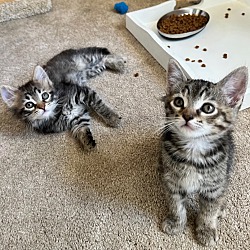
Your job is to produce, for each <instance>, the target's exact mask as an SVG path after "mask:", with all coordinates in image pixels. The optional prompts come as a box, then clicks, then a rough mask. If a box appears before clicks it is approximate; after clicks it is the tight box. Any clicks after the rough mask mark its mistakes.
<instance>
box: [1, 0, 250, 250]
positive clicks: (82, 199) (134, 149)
mask: <svg viewBox="0 0 250 250" xmlns="http://www.w3.org/2000/svg"><path fill="white" fill-rule="evenodd" d="M161 2H163V1H160V0H155V1H152V0H144V1H134V0H127V1H126V3H127V4H128V6H129V11H134V10H138V9H142V8H146V7H149V6H152V5H156V4H159V3H161ZM52 4H53V10H52V11H50V12H48V13H45V14H42V15H36V16H32V17H29V18H24V19H18V20H12V21H8V22H3V23H0V34H1V36H0V55H1V60H0V72H1V74H0V84H1V85H2V84H10V85H13V86H18V85H21V84H23V83H25V82H26V81H27V80H29V79H30V78H31V77H32V73H33V69H34V67H35V66H36V65H37V64H41V65H43V64H44V63H45V62H46V61H47V60H48V59H50V58H51V57H52V56H54V55H55V54H57V53H59V52H60V51H62V50H64V49H68V48H78V47H87V46H102V47H107V48H109V49H110V50H111V51H112V52H114V53H116V54H119V55H122V56H124V57H125V58H126V59H127V68H126V72H125V73H124V74H114V73H112V72H109V71H105V72H104V74H102V75H101V76H98V77H96V78H94V79H92V80H91V81H90V82H89V84H90V85H91V86H92V87H93V88H94V89H95V90H96V91H97V92H98V93H99V94H100V95H101V96H102V97H104V98H105V100H107V102H108V103H109V104H110V105H111V106H113V107H114V108H115V109H116V110H117V111H118V112H119V113H120V114H121V116H122V120H123V122H122V125H121V127H120V128H117V129H114V128H110V127H107V126H106V125H105V124H104V123H102V122H101V121H100V120H98V119H96V118H95V117H94V118H93V133H94V136H95V139H96V142H97V150H96V151H95V152H92V153H90V154H86V153H84V152H83V151H82V149H81V148H80V147H79V146H78V145H77V144H76V143H75V142H74V141H73V139H72V138H71V137H70V136H69V134H68V133H67V132H66V133H60V134H51V135H41V134H37V133H35V132H32V131H30V130H29V129H28V128H26V127H25V125H24V124H23V123H22V122H21V121H17V120H16V119H15V118H14V117H13V116H12V115H11V114H10V113H9V112H8V110H7V108H6V106H5V105H4V103H3V102H2V100H0V167H1V170H0V249H1V250H9V249H16V250H24V249H25V250H34V249H42V250H46V249H49V250H51V249H53V250H54V249H84V250H85V249H86V250H92V249H98V250H107V249H110V250H130V249H131V250H137V249H138V250H160V249H163V250H180V249H185V250H186V249H187V250H193V249H194V250H199V249H205V248H204V247H202V246H200V245H198V244H197V242H196V240H195V236H194V223H193V221H194V217H195V215H196V212H197V207H196V205H195V202H194V203H192V201H190V202H189V211H188V214H189V216H188V225H187V228H186V231H185V233H183V234H181V235H179V236H173V237H170V236H168V235H166V234H164V233H163V232H162V231H161V228H160V225H161V221H162V220H163V219H164V217H165V216H166V207H167V203H168V202H167V200H165V197H164V193H163V191H162V188H161V184H160V181H159V179H158V174H157V159H158V154H159V130H160V128H162V126H163V123H164V110H163V104H162V102H161V101H159V98H160V97H162V96H163V95H164V92H165V84H166V73H165V70H164V69H163V68H162V67H161V66H160V65H159V64H158V63H157V61H156V60H155V59H154V58H152V56H151V55H150V54H149V53H148V52H147V51H146V50H145V49H144V48H143V47H142V46H141V45H140V43H139V42H138V41H137V40H136V39H135V38H134V37H133V36H132V35H131V34H130V33H129V31H128V30H127V29H126V28H125V15H120V14H118V13H116V12H115V11H114V10H113V6H114V4H115V1H112V0H105V1H103V0H93V1H82V0H72V1H67V0H53V1H52ZM215 70H216V69H215ZM227 73H229V72H225V75H226V74H227ZM249 120H250V109H248V110H244V111H241V112H240V114H239V119H238V123H237V124H236V129H235V133H234V138H235V143H236V158H235V170H234V175H233V177H232V181H231V185H230V189H229V195H228V198H227V201H228V204H227V209H226V211H227V217H226V219H223V220H221V221H220V226H219V237H220V238H219V241H218V243H217V246H216V247H214V249H223V250H228V249H232V250H235V249H250V237H249V231H250V230H249V223H250V219H249V216H250V213H249V207H250V202H249V196H250V192H249V175H250V168H249V162H250V150H249V141H250V126H249ZM209 249H210V248H209Z"/></svg>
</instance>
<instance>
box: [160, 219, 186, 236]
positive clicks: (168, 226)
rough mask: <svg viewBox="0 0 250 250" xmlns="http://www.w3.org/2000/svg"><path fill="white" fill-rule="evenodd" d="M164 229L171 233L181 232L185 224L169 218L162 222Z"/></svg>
mask: <svg viewBox="0 0 250 250" xmlns="http://www.w3.org/2000/svg"><path fill="white" fill-rule="evenodd" d="M162 230H163V232H164V233H166V234H169V235H176V234H180V233H182V232H183V231H184V225H182V224H180V223H179V222H177V221H174V220H171V219H169V218H167V219H166V220H165V221H163V223H162Z"/></svg>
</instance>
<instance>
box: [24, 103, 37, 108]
mask: <svg viewBox="0 0 250 250" xmlns="http://www.w3.org/2000/svg"><path fill="white" fill-rule="evenodd" d="M34 106H35V104H34V103H33V102H27V103H25V107H26V108H27V109H31V108H33V107H34Z"/></svg>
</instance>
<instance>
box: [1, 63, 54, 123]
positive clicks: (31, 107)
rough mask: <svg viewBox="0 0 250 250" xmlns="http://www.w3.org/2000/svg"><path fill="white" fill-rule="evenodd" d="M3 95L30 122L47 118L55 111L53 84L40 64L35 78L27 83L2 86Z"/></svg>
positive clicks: (16, 111) (10, 105) (9, 104)
mask: <svg viewBox="0 0 250 250" xmlns="http://www.w3.org/2000/svg"><path fill="white" fill-rule="evenodd" d="M1 96H2V99H3V101H4V102H5V103H6V104H7V106H8V107H9V108H10V109H11V110H13V111H14V112H15V113H16V114H18V115H21V117H22V118H23V119H25V120H28V121H30V122H35V121H38V120H39V121H40V120H43V119H47V118H49V117H51V116H53V115H54V112H55V107H56V100H55V96H54V89H53V84H52V82H51V81H50V79H49V77H48V75H47V74H46V72H45V71H44V69H43V68H42V67H40V66H36V68H35V70H34V75H33V80H32V81H29V82H27V83H26V84H25V85H23V86H20V87H19V88H16V87H12V86H7V85H3V86H1Z"/></svg>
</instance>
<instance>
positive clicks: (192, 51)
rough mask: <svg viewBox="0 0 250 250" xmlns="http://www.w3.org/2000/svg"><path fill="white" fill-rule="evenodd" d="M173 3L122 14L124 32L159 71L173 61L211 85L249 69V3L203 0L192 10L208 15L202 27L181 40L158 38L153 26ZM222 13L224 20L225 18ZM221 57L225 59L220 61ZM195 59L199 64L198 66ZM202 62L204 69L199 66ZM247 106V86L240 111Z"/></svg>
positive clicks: (249, 94)
mask: <svg viewBox="0 0 250 250" xmlns="http://www.w3.org/2000/svg"><path fill="white" fill-rule="evenodd" d="M175 4H176V2H175V1H174V0H170V1H167V2H164V3H162V4H160V5H157V6H153V7H150V8H147V9H142V10H138V11H134V12H130V13H127V14H126V27H127V29H128V30H129V31H130V32H131V33H132V34H133V35H134V36H135V38H136V39H137V40H138V41H139V42H140V43H141V44H142V45H143V46H144V47H145V48H146V49H147V50H148V51H149V53H150V54H151V55H152V56H153V57H154V58H155V59H156V60H157V61H158V62H159V63H160V64H161V65H162V66H163V68H165V69H167V66H168V61H169V59H170V58H175V59H176V60H177V61H178V62H179V63H180V64H181V65H182V67H183V69H184V70H185V71H186V73H187V74H188V75H189V76H190V77H191V78H200V79H204V80H209V81H214V82H217V81H219V80H220V79H222V78H223V77H224V76H226V75H227V74H228V73H229V72H231V71H232V70H234V69H235V68H237V67H240V66H247V67H248V68H250V0H220V1H218V0H203V1H202V2H201V3H200V4H198V5H194V6H192V7H193V8H198V9H202V10H205V11H207V12H208V13H209V15H210V21H209V23H208V24H207V26H206V28H205V29H204V30H203V31H201V32H200V33H198V34H196V35H194V36H192V37H189V38H186V39H183V40H168V39H166V38H164V37H162V36H161V35H159V33H158V31H157V28H156V24H157V21H158V20H159V18H160V17H161V16H163V15H164V14H166V13H167V12H170V11H172V10H173V9H174V7H175ZM229 8H230V9H231V10H228V9H229ZM226 13H228V14H229V15H228V18H225V14H226ZM242 13H244V15H243V14H242ZM196 46H199V48H198V49H196V48H195V47H196ZM204 48H206V49H207V50H206V51H204V50H203V49H204ZM224 54H227V59H225V58H223V55H224ZM186 58H189V59H190V61H186ZM199 59H201V60H202V63H198V60H199ZM192 60H195V61H194V62H192ZM203 63H204V64H205V65H206V67H201V64H203ZM248 107H250V86H249V85H248V89H247V92H246V95H245V98H244V101H243V104H242V108H241V109H245V108H248Z"/></svg>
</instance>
